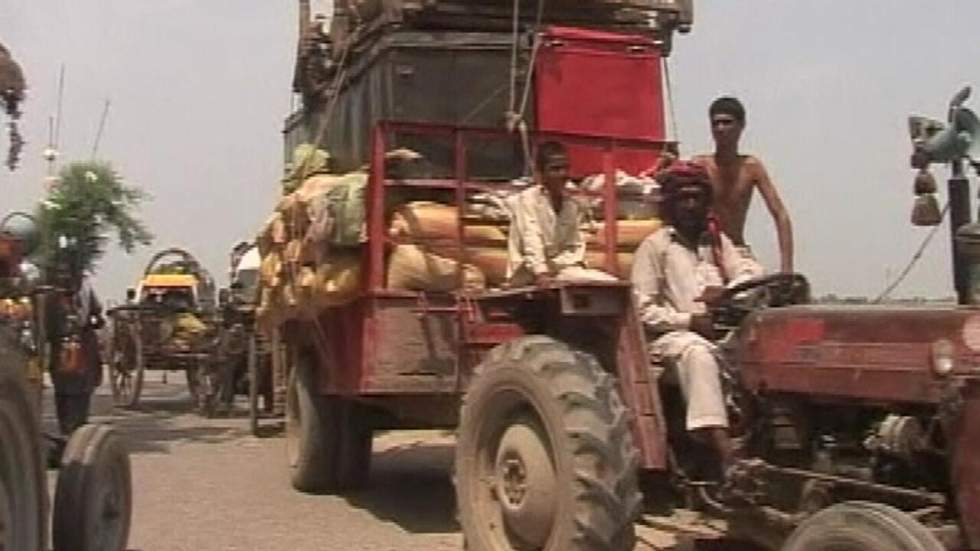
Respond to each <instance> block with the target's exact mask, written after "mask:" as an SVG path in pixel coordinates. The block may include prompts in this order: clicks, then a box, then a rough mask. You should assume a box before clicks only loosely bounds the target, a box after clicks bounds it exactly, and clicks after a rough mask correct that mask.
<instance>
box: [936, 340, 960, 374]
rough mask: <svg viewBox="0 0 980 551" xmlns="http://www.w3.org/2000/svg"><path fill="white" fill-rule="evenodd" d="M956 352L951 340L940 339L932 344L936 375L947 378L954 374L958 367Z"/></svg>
mask: <svg viewBox="0 0 980 551" xmlns="http://www.w3.org/2000/svg"><path fill="white" fill-rule="evenodd" d="M955 351H956V350H955V348H954V347H953V343H952V342H950V341H949V340H946V339H940V340H938V341H936V342H934V343H932V371H933V372H934V373H935V374H936V375H939V376H940V377H945V376H946V375H949V374H950V373H952V372H953V368H954V367H955V366H956V362H955V359H954V354H955Z"/></svg>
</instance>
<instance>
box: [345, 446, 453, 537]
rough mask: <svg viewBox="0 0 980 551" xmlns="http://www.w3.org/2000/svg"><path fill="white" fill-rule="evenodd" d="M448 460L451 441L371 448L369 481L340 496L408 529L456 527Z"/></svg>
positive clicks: (436, 530) (439, 530)
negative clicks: (360, 488)
mask: <svg viewBox="0 0 980 551" xmlns="http://www.w3.org/2000/svg"><path fill="white" fill-rule="evenodd" d="M452 462H453V445H452V444H441V443H440V444H434V443H419V442H416V443H411V444H406V445H402V446H396V447H393V448H389V449H385V450H383V451H380V452H375V454H374V456H373V457H372V464H371V485H370V487H369V488H368V489H366V490H364V491H362V492H358V493H354V494H350V495H348V496H346V499H347V501H348V502H349V503H350V504H351V505H353V506H354V507H358V508H361V509H364V510H366V511H368V512H370V513H371V514H373V515H374V516H375V517H377V518H378V519H379V520H382V521H387V522H393V523H395V524H397V525H398V526H400V527H401V528H403V529H404V530H406V531H408V532H412V533H416V534H420V533H454V532H458V531H459V524H457V522H456V512H455V507H456V506H455V496H454V493H453V484H452V480H451V478H450V473H451V469H452Z"/></svg>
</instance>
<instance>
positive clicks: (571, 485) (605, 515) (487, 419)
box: [455, 336, 641, 551]
mask: <svg viewBox="0 0 980 551" xmlns="http://www.w3.org/2000/svg"><path fill="white" fill-rule="evenodd" d="M455 466H456V472H455V482H456V497H457V503H458V507H459V519H460V523H461V524H462V527H463V535H464V537H465V539H466V544H467V549H468V550H469V551H512V550H516V549H540V550H543V551H627V550H631V549H633V546H634V544H635V540H636V535H635V532H634V526H633V521H634V520H635V519H636V517H637V516H638V514H639V509H640V504H641V496H640V492H639V489H638V487H637V471H638V468H639V453H638V452H637V450H636V448H635V447H634V445H633V438H632V434H631V433H630V429H629V424H628V411H627V410H626V407H625V406H624V405H623V403H622V401H621V399H620V398H619V393H618V392H617V390H616V385H615V379H614V378H613V377H612V376H611V375H610V374H608V373H606V372H605V371H603V369H602V367H601V366H600V365H599V363H598V362H597V361H596V360H595V358H594V357H592V356H591V355H589V354H587V353H584V352H581V351H577V350H574V349H572V348H571V347H569V346H567V345H565V344H563V343H561V342H557V341H555V340H553V339H551V338H549V337H544V336H530V337H523V338H520V339H517V340H515V341H512V342H509V343H505V344H503V345H500V346H498V347H497V348H495V349H493V350H492V351H491V352H490V354H489V355H488V356H487V358H486V360H485V361H484V362H483V363H482V364H481V365H480V366H479V367H478V368H477V371H476V373H475V376H474V379H473V381H472V383H471V384H470V388H469V390H468V391H467V393H466V396H465V397H464V399H463V406H462V410H461V419H460V425H459V434H458V441H457V444H456V460H455Z"/></svg>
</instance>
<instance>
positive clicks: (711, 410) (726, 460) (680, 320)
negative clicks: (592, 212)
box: [631, 162, 762, 468]
mask: <svg viewBox="0 0 980 551" xmlns="http://www.w3.org/2000/svg"><path fill="white" fill-rule="evenodd" d="M657 179H658V181H659V183H660V185H661V193H662V196H663V202H662V212H661V215H662V217H663V218H664V222H665V226H664V227H663V228H661V229H660V230H658V231H657V232H655V233H653V234H652V235H650V236H649V237H647V238H646V239H645V240H644V241H643V243H642V244H640V247H639V249H637V251H636V258H635V260H634V263H633V270H632V274H631V280H632V282H633V288H634V291H635V293H636V295H637V299H638V304H639V308H640V315H641V317H642V320H643V323H644V326H645V328H646V330H647V334H648V335H649V336H650V337H651V338H652V339H653V341H652V344H651V352H652V354H653V355H654V356H655V357H657V358H658V359H659V360H660V361H662V362H663V364H664V366H665V367H666V368H668V369H674V370H676V374H677V379H678V381H679V382H680V386H681V392H682V393H683V395H684V399H685V401H686V403H687V414H686V427H687V430H688V432H690V433H691V435H692V436H694V437H695V438H697V439H698V440H701V441H704V442H706V443H709V444H710V445H711V446H712V447H714V448H715V450H716V451H717V452H718V454H719V456H720V458H721V462H722V466H723V467H725V468H727V467H728V466H730V465H731V463H732V462H733V460H734V453H733V446H732V441H731V438H730V436H729V434H728V414H727V411H726V409H725V399H724V396H723V393H722V386H721V377H720V373H719V365H718V359H717V358H716V356H715V345H714V344H713V343H712V339H714V338H715V334H714V325H713V321H712V319H711V314H710V313H709V312H708V311H707V308H706V305H709V304H711V303H713V302H715V301H717V299H718V297H719V296H720V294H721V292H722V289H723V288H724V286H726V285H730V284H734V283H738V282H739V281H744V280H746V279H749V278H752V277H756V276H759V275H761V274H762V267H761V266H759V264H757V263H756V262H755V261H754V260H752V259H751V258H748V257H745V256H743V255H740V254H738V252H737V251H736V249H735V246H734V245H733V244H732V241H731V240H730V239H729V238H728V237H727V236H726V235H725V234H723V233H721V232H720V231H719V230H717V225H716V224H714V223H713V221H712V218H711V214H710V206H711V201H712V187H711V181H710V179H709V177H708V173H707V171H705V169H704V168H703V167H701V166H699V165H696V164H693V163H688V162H677V163H674V164H673V165H672V166H671V167H670V168H669V169H667V170H666V171H665V172H663V173H661V174H660V175H658V178H657Z"/></svg>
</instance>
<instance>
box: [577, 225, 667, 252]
mask: <svg viewBox="0 0 980 551" xmlns="http://www.w3.org/2000/svg"><path fill="white" fill-rule="evenodd" d="M661 226H663V222H662V221H661V220H660V219H658V218H653V219H649V220H619V221H617V222H616V246H617V248H619V249H625V250H627V251H629V252H632V251H635V250H636V249H637V247H639V246H640V243H642V242H643V240H644V239H646V237H647V236H648V235H650V234H652V233H653V232H655V231H657V230H659V229H660V228H661ZM605 228H606V225H605V223H604V222H597V223H596V224H594V227H591V228H588V230H589V231H586V232H585V242H586V244H587V246H589V247H590V248H592V247H596V248H602V247H604V246H605V243H606V232H605Z"/></svg>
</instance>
